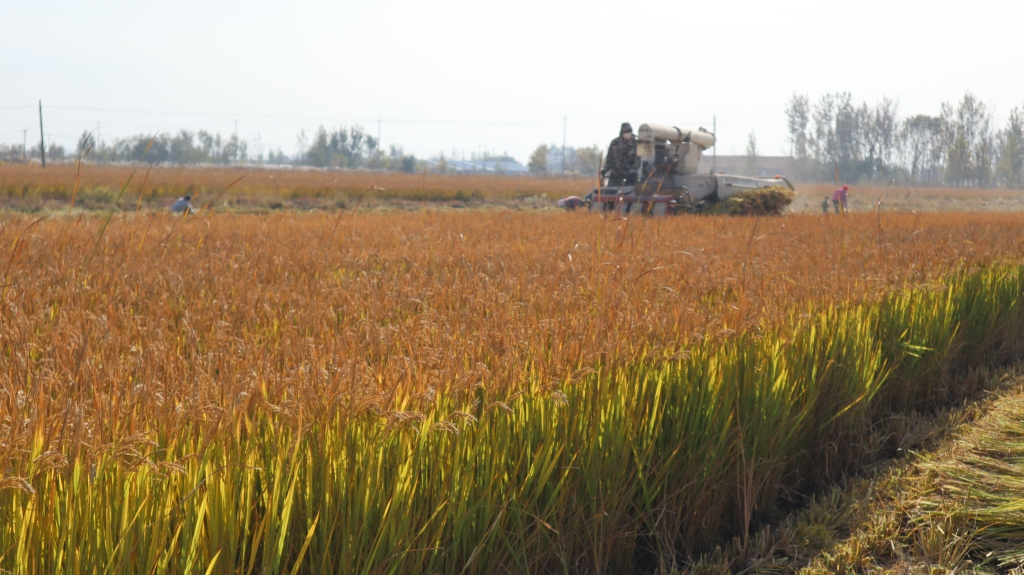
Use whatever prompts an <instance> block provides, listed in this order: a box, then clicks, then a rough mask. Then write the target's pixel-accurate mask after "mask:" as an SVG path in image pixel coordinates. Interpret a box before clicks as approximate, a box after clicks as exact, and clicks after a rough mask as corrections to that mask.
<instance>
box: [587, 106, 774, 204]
mask: <svg viewBox="0 0 1024 575" xmlns="http://www.w3.org/2000/svg"><path fill="white" fill-rule="evenodd" d="M714 145H715V135H714V134H712V133H711V132H708V131H707V130H705V129H704V128H698V129H696V130H684V129H681V128H676V127H674V126H663V125H660V124H643V125H641V126H640V129H639V130H638V132H637V146H636V153H637V157H638V159H639V160H640V162H639V167H638V168H637V178H636V184H633V185H608V184H609V182H608V180H607V178H603V179H602V180H601V182H600V183H599V185H598V187H596V188H594V190H593V191H592V192H591V193H590V194H589V195H588V196H587V200H588V201H589V204H590V209H591V210H595V211H618V212H621V213H632V212H640V213H645V214H650V215H656V216H659V215H666V214H674V213H680V212H682V213H687V212H697V211H701V210H703V209H705V208H707V207H709V206H710V205H712V204H715V203H718V202H720V201H723V200H726V199H728V198H729V197H731V196H733V195H735V194H737V193H740V192H745V191H750V190H757V189H762V188H787V189H788V190H790V191H792V190H793V185H792V184H791V183H790V182H789V180H787V179H786V178H783V177H781V176H775V177H774V178H754V177H747V176H732V175H726V174H722V173H717V174H716V173H713V172H711V171H710V170H709V172H708V173H706V174H700V173H699V171H700V163H701V159H702V158H703V155H704V152H705V150H707V149H708V148H711V147H712V146H714Z"/></svg>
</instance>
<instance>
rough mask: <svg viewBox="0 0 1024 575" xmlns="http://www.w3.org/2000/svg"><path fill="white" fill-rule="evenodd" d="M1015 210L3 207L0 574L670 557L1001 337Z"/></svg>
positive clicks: (1019, 319)
mask: <svg viewBox="0 0 1024 575" xmlns="http://www.w3.org/2000/svg"><path fill="white" fill-rule="evenodd" d="M1020 223H1021V222H1020V218H1019V217H1015V216H1010V215H989V216H971V215H955V216H941V217H940V216H920V217H917V216H912V215H910V216H908V215H903V216H882V217H881V219H878V218H877V217H876V216H874V215H871V216H867V217H847V218H821V217H788V218H782V219H770V220H764V219H725V218H715V217H708V218H677V219H668V220H647V219H643V220H635V219H634V220H618V221H609V220H605V219H601V218H599V217H597V216H594V215H591V214H553V215H550V216H545V217H538V216H529V215H523V214H465V215H456V214H442V213H423V214H406V215H396V214H391V215H368V216H355V215H351V214H342V215H341V216H340V217H339V216H332V217H326V216H321V215H281V216H276V217H271V218H258V217H248V216H216V215H215V216H212V217H209V218H191V219H177V220H172V219H168V218H165V217H163V216H159V215H148V216H142V217H134V218H132V217H127V218H124V219H115V220H114V221H113V222H112V223H111V224H110V225H109V227H107V228H106V230H105V232H103V233H100V227H101V225H102V223H101V222H100V221H98V220H94V219H82V218H79V219H63V220H51V221H44V222H41V223H39V224H38V225H35V226H34V227H30V221H29V220H23V219H13V220H8V221H7V222H6V223H5V224H4V226H3V228H2V231H0V242H2V243H0V245H5V246H8V248H7V249H8V252H7V253H6V254H4V255H5V256H6V257H4V258H3V260H2V261H3V262H4V263H7V262H9V263H7V267H6V270H5V274H4V276H3V278H0V281H2V283H0V285H4V286H5V287H4V288H2V296H0V297H2V300H3V301H2V302H0V303H2V307H0V314H2V316H3V322H2V324H0V351H2V353H3V359H4V370H3V372H2V373H0V378H2V380H0V390H2V391H0V410H2V411H0V414H2V416H3V428H2V429H0V432H2V433H0V437H2V438H3V439H2V441H3V444H2V446H0V449H2V452H0V453H2V455H0V457H2V460H0V469H3V470H4V475H3V477H2V479H0V481H2V483H0V486H3V487H6V488H7V489H5V490H3V491H0V554H2V555H0V568H4V569H14V570H20V571H22V572H37V573H42V572H55V571H60V570H62V569H67V568H69V567H70V566H71V565H75V566H80V568H82V569H83V570H90V569H93V568H97V567H98V566H106V567H108V568H109V572H115V573H135V572H151V571H153V570H166V571H169V572H191V571H194V570H199V569H204V570H205V569H206V568H207V567H209V568H210V569H211V571H210V572H224V573H229V572H231V573H233V572H236V571H238V570H242V571H245V570H246V569H255V571H259V572H267V573H273V572H281V571H284V570H287V569H289V568H292V567H294V568H295V570H296V571H297V572H322V571H327V570H331V571H334V572H338V571H340V572H353V573H369V572H398V573H401V572H410V573H412V572H415V573H420V572H441V573H452V572H466V573H470V572H493V571H494V570H495V568H497V567H505V568H507V569H508V570H509V571H513V572H518V571H522V572H547V571H561V572H565V571H568V572H609V571H614V572H619V571H620V570H622V569H626V568H628V567H629V566H630V565H631V564H647V565H650V564H651V563H653V562H657V561H666V562H671V561H672V560H673V558H674V557H678V556H679V555H678V554H680V553H682V554H685V553H687V552H689V551H691V550H693V549H695V548H699V547H701V546H704V545H707V544H710V543H713V542H714V541H715V540H716V538H718V537H719V536H721V535H723V534H732V533H736V532H742V531H743V530H744V529H745V528H746V527H747V526H749V525H750V524H751V522H753V521H756V520H757V518H758V517H760V516H762V515H763V514H764V513H766V512H769V511H770V510H771V509H772V506H773V504H774V502H775V501H776V499H777V498H778V496H779V495H780V493H782V492H784V491H785V490H787V489H798V488H800V487H801V486H806V485H808V484H812V483H813V482H815V481H820V480H825V479H828V478H829V477H832V476H834V474H835V473H837V472H840V471H842V470H845V469H848V468H849V467H850V466H851V465H855V464H856V463H857V462H858V461H859V458H860V456H861V453H860V451H859V448H858V445H859V444H860V443H859V442H858V439H859V438H861V437H862V436H863V434H864V433H866V431H867V429H868V428H869V426H870V421H871V417H872V415H873V414H875V413H878V412H880V411H884V410H906V409H911V408H914V407H919V406H922V405H929V404H931V403H934V402H943V401H948V400H949V399H951V398H955V397H956V396H957V395H958V394H960V393H963V392H964V390H961V389H957V388H956V387H955V386H954V385H952V384H951V383H950V382H951V381H952V380H949V379H946V378H943V377H942V376H943V375H944V374H945V373H946V372H947V371H948V370H949V366H950V365H952V366H957V365H960V364H961V363H964V362H969V361H974V362H977V361H986V360H993V359H1002V356H1005V355H1008V354H1012V353H1014V352H1016V351H1018V350H1019V349H1020V347H1019V345H1017V343H1018V342H1016V341H1015V340H1014V337H1016V336H1017V335H1018V334H1019V333H1020V332H1021V329H1022V327H1024V316H1022V313H1021V310H1020V306H1019V304H1018V298H1019V297H1020V294H1021V291H1022V289H1024V279H1022V278H1021V274H1020V270H1019V268H1017V267H1015V265H1016V264H1018V263H1019V257H1020V243H1021V237H1020V233H1019V232H1018V229H1019V227H1020ZM999 263H1003V264H1005V266H997V267H992V266H995V265H996V264H999ZM979 270H980V271H979ZM986 270H988V271H986ZM1007 342H1009V343H1010V344H1013V345H1007ZM838 446H842V447H841V448H840V447H838ZM823 461H824V462H826V465H822V464H821V463H822V462H823ZM19 479H23V480H24V481H25V483H22V482H20V481H19ZM30 490H34V491H35V493H34V494H30V493H29V491H30ZM332 565H333V567H332V568H330V569H328V566H332Z"/></svg>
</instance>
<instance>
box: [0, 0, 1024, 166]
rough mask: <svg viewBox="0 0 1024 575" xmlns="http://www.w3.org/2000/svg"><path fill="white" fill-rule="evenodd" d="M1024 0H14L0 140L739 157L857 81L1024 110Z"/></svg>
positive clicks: (780, 147) (862, 87)
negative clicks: (679, 150) (750, 142)
mask: <svg viewBox="0 0 1024 575" xmlns="http://www.w3.org/2000/svg"><path fill="white" fill-rule="evenodd" d="M1022 26H1024V2H1021V1H1019V0H1002V1H997V0H972V1H970V2H963V1H958V2H952V1H931V2H924V1H918V2H910V1H906V0H861V1H857V2H822V1H820V0H777V1H774V2H767V1H765V0H708V1H706V2H695V1H692V0H690V1H678V0H676V1H671V0H667V1H661V0H651V1H646V2H625V1H618V2H608V1H603V0H600V1H589V2H577V1H547V2H540V1H533V0H526V1H523V0H520V1H516V2H504V3H494V2H480V1H468V0H466V1H463V0H435V1H431V2H424V1H421V0H377V1H374V2H370V1H366V0H364V1H360V2H351V1H340V2H317V1H310V0H306V1H292V2H280V1H277V2H269V1H264V0H248V1H245V2H242V1H216V0H206V1H203V2H199V1H193V0H182V1H177V2H160V3H157V2H141V1H139V0H135V1H132V2H128V1H117V2H113V1H110V2H101V1H92V2H71V1H66V0H49V1H47V2H34V1H15V0H0V141H3V142H10V143H13V142H21V140H22V130H23V129H28V130H29V133H28V139H29V142H30V145H31V143H32V142H38V137H39V120H38V116H37V110H36V107H35V106H36V103H37V101H38V100H40V99H42V101H43V107H44V120H45V130H46V133H47V134H48V138H50V139H52V140H53V141H56V142H58V143H62V144H64V145H65V146H66V147H67V148H68V149H69V150H73V149H74V144H75V142H76V141H77V138H78V136H79V135H80V134H81V133H82V131H83V130H86V129H93V128H95V127H96V123H97V121H99V122H100V123H101V133H102V134H103V136H104V137H105V139H106V137H109V136H125V135H131V134H137V133H142V132H146V133H152V132H154V131H170V132H176V131H177V130H178V129H180V128H188V129H193V130H196V129H201V128H205V129H208V130H214V131H219V132H220V133H222V134H224V135H228V134H230V133H231V132H232V131H233V130H234V125H235V120H236V119H237V120H238V131H239V135H240V136H242V137H245V138H247V139H249V140H250V142H251V141H252V139H253V138H255V137H256V136H257V135H259V136H260V137H261V139H262V141H263V142H264V144H265V146H273V147H275V148H277V147H280V148H281V149H282V150H283V151H284V152H286V153H288V154H289V155H290V154H292V153H293V152H294V150H295V141H296V136H297V134H298V132H299V130H300V129H303V128H305V129H306V130H307V131H309V130H312V129H315V128H316V126H317V125H318V124H321V123H323V124H325V125H327V126H328V127H332V126H337V125H341V124H345V125H351V124H361V125H362V126H363V127H364V128H366V129H367V131H368V132H370V133H375V132H376V130H377V119H378V118H380V119H382V120H383V122H382V127H381V136H382V140H383V144H384V146H385V147H386V146H387V145H388V144H392V143H398V144H402V145H404V146H405V148H406V151H407V152H414V153H415V154H416V155H417V156H420V157H426V156H430V155H434V154H437V153H438V152H439V151H441V150H444V151H445V153H446V154H449V153H450V152H451V151H452V150H453V149H459V150H464V151H465V152H466V153H467V154H468V153H470V152H472V151H484V150H494V151H499V152H500V151H506V150H507V151H508V152H509V153H510V154H512V155H514V156H515V157H516V158H518V159H520V160H521V161H525V160H526V158H527V156H528V155H529V153H530V151H531V150H532V149H533V148H535V147H536V146H537V145H538V144H540V143H561V141H562V136H563V131H562V118H563V116H564V117H567V118H568V120H567V125H568V130H567V140H568V143H569V145H574V146H581V145H590V144H595V143H596V144H600V145H601V146H602V147H604V146H606V145H607V143H608V141H609V140H610V139H611V138H612V137H614V136H615V135H616V134H617V132H618V126H619V123H620V122H622V121H630V122H632V123H633V125H634V129H635V127H636V126H638V125H639V124H641V123H644V122H656V123H664V124H672V125H678V126H682V127H696V126H698V125H703V126H706V127H707V128H708V129H711V123H712V117H713V116H716V115H717V117H718V136H719V138H718V140H719V150H718V152H719V153H721V154H735V153H742V152H743V150H744V147H745V145H746V138H747V134H749V133H750V132H751V131H754V132H755V133H756V135H757V138H758V141H759V143H760V147H761V152H762V153H763V154H767V155H773V154H781V153H784V152H785V151H788V144H787V143H786V129H785V124H786V122H785V116H784V114H783V109H784V106H785V104H786V102H787V101H788V99H789V97H790V95H791V94H792V93H793V92H794V91H796V92H801V93H809V94H810V96H811V98H812V100H814V99H817V98H818V97H820V96H821V95H822V94H824V93H826V92H834V91H850V92H852V93H853V96H854V99H855V100H857V101H863V100H867V101H869V102H874V101H875V100H877V99H879V98H881V97H882V96H883V95H884V96H890V97H894V98H898V99H899V102H900V112H901V115H903V116H906V115H908V114H916V113H927V114H936V113H938V111H939V105H940V103H941V102H944V101H956V100H959V99H960V98H961V97H962V96H963V94H964V92H965V91H967V90H970V91H972V92H973V93H974V94H975V95H976V96H978V97H979V98H981V99H982V100H983V101H984V102H986V103H988V104H989V105H991V106H993V107H994V111H995V113H996V120H997V122H998V123H1000V124H1001V123H1003V122H1004V121H1005V118H1006V115H1007V112H1008V110H1009V109H1010V108H1012V107H1013V106H1017V105H1024V68H1022V60H1024V42H1022V40H1021V38H1022V37H1024V34H1022Z"/></svg>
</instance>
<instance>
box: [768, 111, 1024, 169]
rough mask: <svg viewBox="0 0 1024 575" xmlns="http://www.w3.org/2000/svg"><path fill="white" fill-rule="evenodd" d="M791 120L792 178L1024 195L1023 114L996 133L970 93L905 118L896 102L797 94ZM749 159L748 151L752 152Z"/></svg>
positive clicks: (1015, 115) (1013, 116)
mask: <svg viewBox="0 0 1024 575" xmlns="http://www.w3.org/2000/svg"><path fill="white" fill-rule="evenodd" d="M785 114H786V119H787V125H788V126H787V127H788V132H789V144H790V154H789V155H790V158H791V160H792V161H791V166H792V168H791V169H792V173H791V174H790V175H791V176H792V177H794V178H797V179H805V180H807V179H812V180H831V179H832V178H833V177H834V174H835V172H836V171H838V173H839V178H840V179H842V180H844V181H848V182H866V181H874V182H878V181H885V182H889V181H892V180H896V181H901V182H910V183H916V184H924V185H936V186H939V185H944V186H951V187H981V188H987V187H995V186H1002V187H1007V188H1014V189H1021V188H1024V108H1022V107H1016V108H1013V109H1012V110H1011V111H1010V115H1009V119H1008V121H1007V123H1006V125H1005V126H1003V127H1002V128H997V127H996V126H995V122H994V120H993V116H992V110H991V109H990V107H989V106H987V105H986V104H985V103H984V102H982V101H980V100H979V99H978V98H977V97H975V96H974V95H973V94H971V93H970V92H968V93H966V94H964V97H963V99H962V100H960V102H958V103H956V104H951V103H944V104H942V105H941V107H940V110H939V113H938V114H937V115H934V116H929V115H923V114H918V115H913V116H909V117H901V116H900V114H899V104H898V102H897V101H896V100H893V99H890V98H882V99H881V100H880V101H878V102H876V103H875V104H873V105H869V104H868V103H867V102H862V103H860V104H859V105H858V104H857V103H855V102H854V100H853V97H852V95H851V94H850V93H849V92H841V93H835V94H826V95H824V96H822V97H821V98H819V99H818V100H817V101H815V102H813V103H812V102H811V100H810V97H809V96H808V95H807V94H795V93H794V94H793V96H792V98H791V99H790V101H789V103H788V104H787V105H786V108H785ZM748 153H749V150H748Z"/></svg>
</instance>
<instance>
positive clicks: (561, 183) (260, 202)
mask: <svg viewBox="0 0 1024 575" xmlns="http://www.w3.org/2000/svg"><path fill="white" fill-rule="evenodd" d="M595 185H596V181H595V180H594V178H580V177H558V176H551V177H521V176H496V175H472V174H437V173H433V172H427V173H422V172H421V173H416V174H405V173H388V172H371V171H332V170H315V169H290V170H289V169H269V168H260V167H254V166H238V167H220V168H218V167H184V166H153V167H149V166H144V165H143V166H137V167H136V166H110V165H93V164H83V165H82V167H81V170H79V169H78V166H77V164H75V163H65V164H51V165H49V166H48V167H47V168H46V169H42V168H41V167H40V166H38V165H35V164H18V163H8V164H4V163H0V209H6V210H17V211H21V212H40V213H47V212H60V211H66V210H67V209H68V205H69V203H70V202H71V199H72V198H74V205H75V207H76V208H77V209H84V210H87V211H103V210H106V209H109V207H110V206H111V204H113V203H115V202H116V203H117V204H118V206H119V207H120V208H121V209H123V210H127V211H134V210H135V209H141V210H147V209H156V210H163V209H166V208H167V207H168V206H169V205H170V203H171V202H173V201H174V199H175V198H178V197H181V196H184V195H186V194H189V195H191V196H193V197H194V198H195V201H194V202H193V203H194V205H195V206H196V207H206V206H210V207H213V208H215V209H218V210H222V211H224V210H228V211H235V212H267V211H273V210H278V209H296V210H312V209H315V210H336V209H339V208H348V209H352V208H354V207H355V206H359V207H361V208H362V209H364V210H365V209H371V208H376V207H382V206H383V207H389V208H398V209H407V210H408V209H422V208H423V207H425V206H426V207H440V206H448V207H466V206H476V207H481V206H488V207H504V208H514V209H530V210H538V209H554V208H555V200H557V199H558V198H562V197H565V196H570V195H577V196H583V195H585V194H587V193H589V192H590V191H591V190H592V189H593V188H594V186H595ZM835 187H836V186H835V185H833V184H821V183H796V190H797V194H796V201H795V202H794V204H793V206H792V208H791V211H793V212H810V213H821V207H820V204H821V200H822V199H823V198H824V197H825V196H826V195H828V196H831V193H832V191H833V189H834V188H835ZM122 190H123V194H122ZM850 206H851V208H852V209H853V210H855V211H867V210H876V209H879V208H880V209H881V210H882V211H893V210H895V211H1024V191H1020V190H1002V189H987V190H978V189H945V188H920V187H915V186H908V185H906V184H899V185H890V186H879V185H872V186H861V185H854V186H853V188H852V190H851V195H850Z"/></svg>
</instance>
